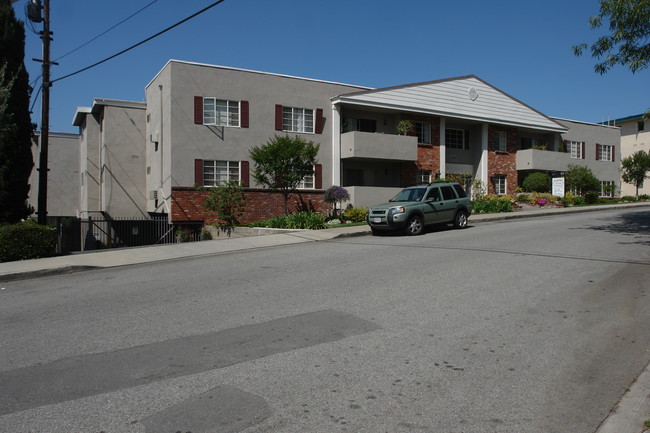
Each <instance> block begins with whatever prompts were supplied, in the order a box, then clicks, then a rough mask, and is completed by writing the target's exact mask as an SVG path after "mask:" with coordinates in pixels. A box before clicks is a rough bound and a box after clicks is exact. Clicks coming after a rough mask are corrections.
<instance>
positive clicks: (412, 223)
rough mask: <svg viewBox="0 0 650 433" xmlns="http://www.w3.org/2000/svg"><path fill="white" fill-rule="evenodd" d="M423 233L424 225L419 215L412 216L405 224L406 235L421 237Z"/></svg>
mask: <svg viewBox="0 0 650 433" xmlns="http://www.w3.org/2000/svg"><path fill="white" fill-rule="evenodd" d="M423 231H424V223H423V222H422V217H421V216H420V215H413V216H412V217H410V218H409V219H408V222H407V223H406V234H408V235H410V236H417V235H421V234H422V232H423Z"/></svg>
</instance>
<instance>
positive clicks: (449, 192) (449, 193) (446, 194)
mask: <svg viewBox="0 0 650 433" xmlns="http://www.w3.org/2000/svg"><path fill="white" fill-rule="evenodd" d="M440 189H442V197H443V198H444V199H445V200H454V199H455V198H456V194H454V190H453V189H451V187H450V186H446V185H445V186H442V187H440Z"/></svg>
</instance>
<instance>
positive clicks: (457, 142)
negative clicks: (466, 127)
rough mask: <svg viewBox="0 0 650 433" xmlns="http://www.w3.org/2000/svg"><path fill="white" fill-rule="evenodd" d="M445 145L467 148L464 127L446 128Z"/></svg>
mask: <svg viewBox="0 0 650 433" xmlns="http://www.w3.org/2000/svg"><path fill="white" fill-rule="evenodd" d="M445 146H446V147H448V148H451V149H465V131H463V130H462V129H452V128H446V129H445Z"/></svg>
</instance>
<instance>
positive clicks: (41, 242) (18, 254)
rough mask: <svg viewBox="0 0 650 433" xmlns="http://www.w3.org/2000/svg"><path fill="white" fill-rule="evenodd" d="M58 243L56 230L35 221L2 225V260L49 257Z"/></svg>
mask: <svg viewBox="0 0 650 433" xmlns="http://www.w3.org/2000/svg"><path fill="white" fill-rule="evenodd" d="M56 244H57V234H56V230H54V229H53V228H50V227H47V226H41V225H38V224H36V223H35V222H33V221H25V222H20V223H17V224H8V225H2V226H0V262H11V261H14V260H29V259H36V258H39V257H49V256H52V255H54V254H55V253H56Z"/></svg>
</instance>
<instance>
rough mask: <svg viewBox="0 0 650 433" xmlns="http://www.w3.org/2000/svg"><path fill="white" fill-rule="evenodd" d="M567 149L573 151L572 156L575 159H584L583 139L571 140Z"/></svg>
mask: <svg viewBox="0 0 650 433" xmlns="http://www.w3.org/2000/svg"><path fill="white" fill-rule="evenodd" d="M567 148H568V149H567V150H568V151H569V152H570V153H571V158H575V159H584V156H583V153H582V142H581V141H569V142H568V143H567Z"/></svg>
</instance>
